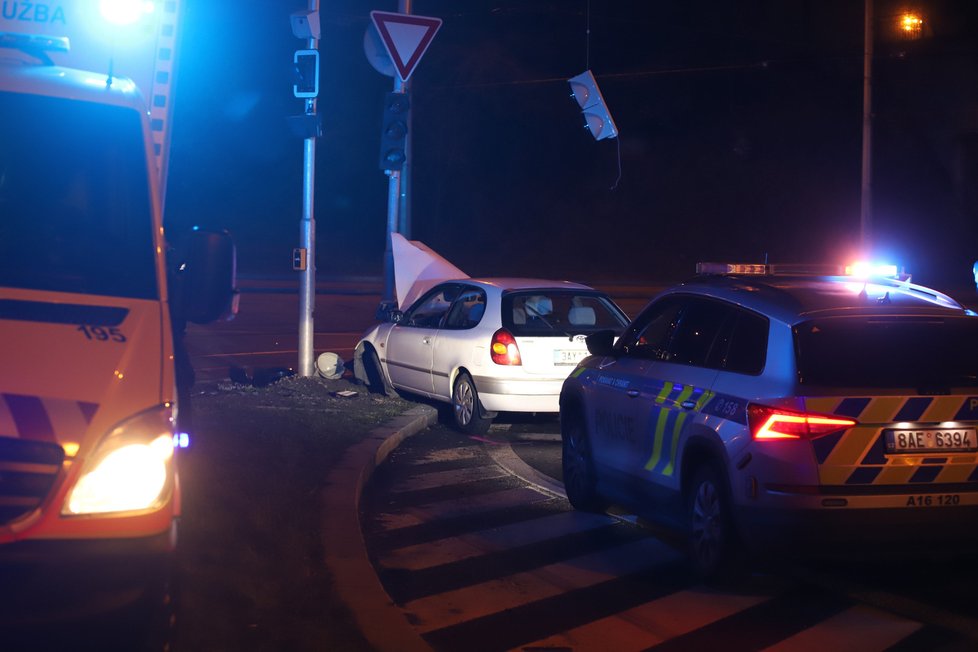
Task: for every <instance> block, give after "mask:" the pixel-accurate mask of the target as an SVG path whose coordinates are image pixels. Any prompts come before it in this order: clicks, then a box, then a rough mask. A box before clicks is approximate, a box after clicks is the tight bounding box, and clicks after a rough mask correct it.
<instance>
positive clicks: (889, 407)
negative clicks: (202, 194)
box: [856, 396, 907, 423]
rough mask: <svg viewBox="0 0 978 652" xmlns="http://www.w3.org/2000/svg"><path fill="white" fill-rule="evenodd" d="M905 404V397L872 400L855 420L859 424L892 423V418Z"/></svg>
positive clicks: (886, 397) (884, 397) (885, 397)
mask: <svg viewBox="0 0 978 652" xmlns="http://www.w3.org/2000/svg"><path fill="white" fill-rule="evenodd" d="M906 402H907V397H906V396H883V397H878V398H874V399H873V400H871V401H870V402H869V405H867V406H866V409H865V410H863V411H862V414H860V415H859V416H857V417H856V420H857V421H859V423H884V422H887V421H893V417H894V416H895V415H896V413H897V412H899V411H900V408H902V407H903V404H904V403H906Z"/></svg>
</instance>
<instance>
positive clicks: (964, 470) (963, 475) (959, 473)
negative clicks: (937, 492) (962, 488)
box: [934, 461, 975, 482]
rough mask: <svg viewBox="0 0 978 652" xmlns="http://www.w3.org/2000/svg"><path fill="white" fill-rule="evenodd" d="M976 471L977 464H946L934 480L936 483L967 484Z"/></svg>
mask: <svg viewBox="0 0 978 652" xmlns="http://www.w3.org/2000/svg"><path fill="white" fill-rule="evenodd" d="M974 470H975V464H974V462H973V461H972V463H971V464H946V465H945V466H944V468H943V469H941V472H940V473H938V474H937V477H936V478H934V482H967V481H968V476H970V475H971V473H972V472H973V471H974Z"/></svg>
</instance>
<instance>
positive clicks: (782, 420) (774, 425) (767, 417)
mask: <svg viewBox="0 0 978 652" xmlns="http://www.w3.org/2000/svg"><path fill="white" fill-rule="evenodd" d="M747 421H748V423H749V424H750V431H751V435H753V437H754V439H755V440H757V441H770V440H774V439H816V438H818V437H824V436H825V435H829V434H832V433H833V432H837V431H839V430H845V429H846V428H851V427H853V426H854V425H856V423H857V422H856V421H854V420H853V419H847V418H845V417H837V416H827V415H823V414H806V413H803V412H792V411H790V410H779V409H776V408H772V407H768V406H766V405H754V404H752V405H749V406H748V407H747Z"/></svg>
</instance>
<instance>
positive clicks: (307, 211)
mask: <svg viewBox="0 0 978 652" xmlns="http://www.w3.org/2000/svg"><path fill="white" fill-rule="evenodd" d="M309 9H310V11H317V12H318V11H319V0H309ZM307 47H308V48H309V49H310V50H316V49H318V48H319V40H318V39H314V38H310V39H309V43H308V46H307ZM315 113H316V98H309V99H307V100H306V114H312V115H314V114H315ZM315 183H316V137H315V136H310V137H309V138H306V139H305V140H304V143H303V150H302V219H301V220H299V246H300V247H302V248H303V249H305V250H306V268H305V269H304V270H302V272H301V276H300V277H299V347H298V348H299V364H298V366H299V370H298V373H299V375H300V376H312V375H313V373H314V371H315V370H314V367H315V365H314V364H313V355H314V354H313V334H314V332H315V331H314V329H313V313H314V312H315V309H316V214H315V211H314V203H313V200H314V195H315Z"/></svg>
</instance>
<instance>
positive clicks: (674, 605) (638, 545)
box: [363, 418, 978, 652]
mask: <svg viewBox="0 0 978 652" xmlns="http://www.w3.org/2000/svg"><path fill="white" fill-rule="evenodd" d="M517 458H518V461H516V462H514V461H513V460H514V459H517ZM520 462H522V463H525V465H526V466H524V465H523V464H521V463H520ZM527 469H529V471H527ZM538 474H539V475H538ZM559 476H560V444H559V426H558V424H557V422H556V421H555V420H553V419H546V418H543V419H533V418H520V419H507V418H503V419H501V420H500V421H499V422H497V423H495V424H494V425H493V426H492V428H491V429H490V431H489V433H488V434H487V435H486V436H485V437H481V438H473V437H466V436H464V435H462V434H460V433H458V432H457V431H455V430H454V429H452V428H449V427H447V426H444V425H438V426H435V427H432V428H430V429H429V430H428V431H426V432H424V433H421V434H419V435H416V436H415V437H413V438H411V439H409V440H408V441H407V442H405V443H404V444H402V446H400V447H399V448H398V449H397V450H396V451H395V453H394V454H392V455H391V457H390V458H389V459H388V461H387V462H386V463H385V464H384V465H383V466H382V467H381V468H380V469H379V470H378V472H377V473H376V474H375V477H374V480H373V481H372V482H371V483H370V485H369V486H368V488H367V489H366V490H365V497H364V505H365V507H364V510H363V514H364V523H365V526H364V529H365V538H366V542H367V546H368V550H369V551H370V553H371V558H372V560H373V563H374V566H375V570H376V572H377V575H378V577H379V578H380V580H381V582H382V583H383V585H384V588H385V589H386V590H387V592H388V594H389V595H390V596H391V599H392V600H393V601H394V602H395V603H396V604H397V605H398V606H399V607H400V608H401V609H402V610H403V612H404V616H405V618H406V619H407V620H408V621H409V622H410V623H411V625H412V627H414V629H415V631H416V633H417V634H418V636H420V637H421V638H422V639H423V640H424V641H425V642H426V643H427V644H429V645H431V646H432V647H433V648H434V649H436V650H453V649H581V650H585V649H636V650H638V649H647V648H648V647H651V646H659V645H662V646H665V648H664V649H677V650H678V649H720V648H721V647H722V648H723V649H734V650H760V649H778V650H785V651H792V650H808V649H838V650H854V651H855V650H858V651H860V652H869V651H871V650H887V649H899V650H971V649H975V645H978V610H976V608H975V605H974V603H973V600H972V599H971V596H972V595H973V587H974V585H975V583H976V582H978V571H976V569H975V567H974V566H973V563H972V561H973V560H964V561H962V560H956V561H951V562H947V561H944V562H928V561H926V560H920V559H916V560H914V561H910V560H908V561H907V562H906V563H895V564H894V563H892V562H891V563H887V564H880V563H874V562H873V560H872V559H867V560H858V561H854V562H849V563H845V564H841V563H838V562H835V563H820V564H812V563H796V562H786V563H778V564H768V563H765V564H759V565H757V566H756V568H755V569H754V571H753V572H752V573H750V574H748V575H747V576H745V577H744V578H743V579H742V581H741V582H740V583H738V584H737V585H730V586H724V587H708V586H704V585H702V584H700V583H699V582H698V581H697V580H696V578H695V576H694V575H693V574H692V572H691V571H690V570H689V569H688V567H686V565H685V562H684V558H683V554H682V549H681V543H680V540H679V539H678V538H677V537H675V536H668V535H666V534H665V533H662V532H654V531H652V530H649V529H647V528H645V527H642V526H640V525H637V524H636V522H635V520H634V518H632V517H629V516H628V515H627V514H619V515H618V516H617V517H616V518H612V517H610V516H600V515H589V514H581V513H578V512H574V510H572V509H571V508H570V506H569V505H568V504H567V502H566V500H564V499H563V498H562V496H560V495H559V493H554V491H553V488H554V487H556V488H558V490H559V482H557V480H559ZM527 480H529V481H527ZM599 642H600V643H599Z"/></svg>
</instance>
